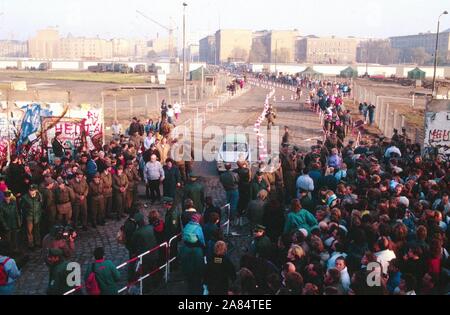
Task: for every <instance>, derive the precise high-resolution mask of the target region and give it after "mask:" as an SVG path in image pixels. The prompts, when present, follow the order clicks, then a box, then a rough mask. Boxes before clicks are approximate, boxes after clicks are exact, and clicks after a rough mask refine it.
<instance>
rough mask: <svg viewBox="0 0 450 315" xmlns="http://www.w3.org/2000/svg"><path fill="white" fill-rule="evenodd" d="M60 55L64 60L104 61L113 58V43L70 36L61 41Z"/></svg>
mask: <svg viewBox="0 0 450 315" xmlns="http://www.w3.org/2000/svg"><path fill="white" fill-rule="evenodd" d="M59 47H60V54H59V56H60V57H61V58H64V59H82V60H102V59H111V58H112V57H113V42H112V41H107V40H104V39H100V38H85V37H73V36H68V37H66V38H62V39H61V40H60V44H59Z"/></svg>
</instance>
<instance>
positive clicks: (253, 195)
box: [250, 178, 267, 200]
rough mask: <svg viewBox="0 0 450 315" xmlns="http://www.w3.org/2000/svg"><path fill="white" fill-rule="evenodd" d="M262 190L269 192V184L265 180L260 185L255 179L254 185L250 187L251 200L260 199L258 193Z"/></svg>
mask: <svg viewBox="0 0 450 315" xmlns="http://www.w3.org/2000/svg"><path fill="white" fill-rule="evenodd" d="M261 190H267V183H266V181H265V180H264V179H263V180H262V181H261V182H260V183H258V180H257V179H256V178H255V179H254V180H253V181H252V184H251V186H250V198H251V200H256V199H257V198H258V193H259V192H260V191H261Z"/></svg>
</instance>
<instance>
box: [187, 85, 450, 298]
mask: <svg viewBox="0 0 450 315" xmlns="http://www.w3.org/2000/svg"><path fill="white" fill-rule="evenodd" d="M308 84H309V83H308ZM326 85H327V86H328V87H330V86H331V91H330V89H326V88H325V87H324V86H323V85H322V83H320V85H319V86H317V88H318V93H321V90H322V91H323V95H316V94H315V93H313V94H314V95H313V96H314V97H315V96H318V98H319V99H318V102H317V105H318V106H321V107H323V108H322V110H323V111H324V112H327V111H330V110H331V111H332V112H333V113H334V112H336V113H340V112H341V111H340V110H339V108H341V106H342V104H341V103H340V102H339V101H338V102H336V100H339V99H341V100H342V98H343V97H344V94H341V93H339V92H338V91H333V85H328V84H326ZM335 88H336V89H339V88H338V86H337V85H336V86H335ZM330 92H331V93H330ZM335 93H336V95H335ZM333 98H335V99H334V100H333ZM345 113H346V114H350V113H349V112H345ZM326 119H327V118H326V117H325V120H326ZM345 119H346V118H345V117H344V119H342V120H344V121H345ZM326 125H327V124H326V122H325V126H326ZM351 125H352V124H351V123H348V124H344V127H345V128H343V129H344V130H346V132H344V134H343V135H342V132H339V129H338V127H340V126H339V124H337V123H336V124H334V125H333V124H329V128H330V129H328V131H329V133H327V137H326V141H322V140H318V141H317V144H316V145H315V146H313V147H311V150H310V151H309V152H302V150H301V149H299V148H298V147H296V146H295V145H293V144H292V143H291V142H290V134H289V128H288V127H287V126H286V127H285V134H284V136H283V146H282V148H281V154H280V157H279V166H280V167H279V168H271V169H268V168H267V166H266V165H264V164H263V163H261V164H260V165H259V170H258V171H257V172H256V173H255V174H252V173H251V170H250V169H249V166H248V165H246V163H245V162H244V163H238V169H237V170H235V171H232V170H231V165H230V164H228V165H227V166H226V168H227V172H226V173H224V174H223V175H222V176H221V183H222V185H223V186H224V189H225V190H226V193H227V202H229V203H230V204H231V207H232V209H235V210H236V211H237V212H236V216H237V217H239V216H246V217H247V218H248V219H249V221H250V224H249V226H250V228H251V231H252V233H253V234H252V237H253V240H252V242H251V244H250V246H249V248H248V250H247V252H246V253H245V254H244V255H243V256H241V257H240V261H239V264H237V265H235V264H233V263H232V262H231V260H230V259H229V257H228V255H227V244H226V242H223V241H224V239H223V238H219V239H218V238H217V237H213V239H212V242H211V228H212V229H213V230H214V229H216V230H217V231H218V232H220V229H218V228H217V227H216V226H215V222H216V221H215V219H217V216H213V217H212V219H211V220H209V219H208V217H206V218H204V222H206V224H204V223H202V219H201V217H200V216H194V217H193V218H192V220H193V222H191V223H190V224H191V225H192V229H189V231H187V232H183V240H184V250H185V251H186V252H187V253H186V254H185V255H184V256H181V257H182V261H184V262H185V264H187V266H185V270H184V273H185V275H186V279H187V281H188V283H189V292H188V293H191V294H202V292H205V290H206V291H208V292H209V294H221V295H223V294H229V295H262V294H264V295H278V294H279V295H285V294H286V295H419V294H420V295H438V294H448V292H449V289H450V288H449V267H450V265H449V253H448V231H449V230H448V224H449V223H450V214H449V211H450V201H449V187H450V186H449V185H450V177H449V175H448V174H450V173H449V166H450V165H449V162H448V161H446V160H445V159H442V158H440V157H434V158H431V159H425V158H423V157H422V156H421V148H420V145H419V144H414V143H412V141H411V140H410V139H409V138H408V137H407V135H406V130H403V131H402V133H401V134H399V133H398V131H395V132H394V136H393V137H392V139H387V138H385V137H383V136H380V137H378V138H372V139H367V140H366V139H364V140H362V141H360V142H359V143H358V144H357V145H355V142H354V141H353V140H351V139H349V141H348V144H346V143H345V142H344V140H345V137H346V134H345V133H347V134H350V133H349V131H350V130H351ZM336 129H338V130H336ZM338 133H339V134H340V135H339V136H338ZM286 206H287V209H286ZM210 217H211V216H210ZM216 235H219V236H221V235H220V233H217V234H216ZM193 244H196V245H193ZM193 246H194V248H192V247H193ZM212 248H213V250H211V249H212ZM204 255H206V257H207V263H206V264H205V263H204V262H203V256H204ZM183 257H184V259H183ZM218 275H220V276H218Z"/></svg>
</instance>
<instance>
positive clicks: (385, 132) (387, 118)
mask: <svg viewBox="0 0 450 315" xmlns="http://www.w3.org/2000/svg"><path fill="white" fill-rule="evenodd" d="M389 107H390V106H389V103H388V104H386V111H385V115H384V119H385V121H384V130H383V133H384V135H386V136H387V135H388V130H389V116H390V113H389V109H390V108H389Z"/></svg>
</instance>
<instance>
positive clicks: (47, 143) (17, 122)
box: [0, 103, 103, 161]
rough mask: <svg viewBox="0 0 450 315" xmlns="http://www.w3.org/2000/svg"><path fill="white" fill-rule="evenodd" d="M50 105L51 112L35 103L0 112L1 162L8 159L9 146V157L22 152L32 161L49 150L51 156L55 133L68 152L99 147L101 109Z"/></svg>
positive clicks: (101, 128)
mask: <svg viewBox="0 0 450 315" xmlns="http://www.w3.org/2000/svg"><path fill="white" fill-rule="evenodd" d="M16 104H17V103H16ZM22 104H24V103H22ZM25 104H26V103H25ZM52 104H53V107H51V109H47V108H45V107H44V106H43V105H41V104H38V103H31V104H27V105H24V106H19V105H18V106H17V107H16V108H15V109H13V110H10V112H9V114H7V113H6V112H2V113H0V161H5V160H6V159H7V157H8V144H9V145H10V147H11V150H10V154H20V153H23V155H24V156H25V155H26V157H28V158H32V156H36V155H40V154H43V153H45V152H44V151H45V149H48V148H50V150H49V151H48V153H49V156H51V153H52V152H51V140H52V139H53V138H54V136H55V133H56V132H61V133H62V134H63V135H64V137H65V145H66V147H67V149H70V150H75V149H76V148H78V147H79V146H80V145H82V144H89V146H88V147H89V149H94V148H97V147H101V145H102V143H101V141H102V137H103V111H102V110H101V109H95V108H92V107H91V106H90V105H89V104H85V105H84V106H81V108H77V109H70V110H69V109H68V108H67V107H63V106H62V104H56V103H52ZM8 129H9V130H8Z"/></svg>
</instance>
